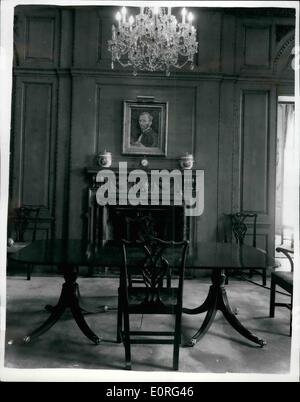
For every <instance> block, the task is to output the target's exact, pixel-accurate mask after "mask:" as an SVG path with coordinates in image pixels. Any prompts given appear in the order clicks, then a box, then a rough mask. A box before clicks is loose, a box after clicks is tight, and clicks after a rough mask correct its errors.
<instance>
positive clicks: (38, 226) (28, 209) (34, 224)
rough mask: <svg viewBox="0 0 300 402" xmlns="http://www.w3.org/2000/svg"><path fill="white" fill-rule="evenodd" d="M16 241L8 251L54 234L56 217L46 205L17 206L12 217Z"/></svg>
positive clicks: (30, 266) (29, 268)
mask: <svg viewBox="0 0 300 402" xmlns="http://www.w3.org/2000/svg"><path fill="white" fill-rule="evenodd" d="M12 221H13V226H14V237H15V243H14V246H13V248H11V249H9V250H8V253H10V252H14V251H17V250H18V249H19V248H21V247H23V246H26V245H28V244H29V243H31V242H33V241H35V240H38V239H39V238H43V239H49V238H50V237H51V235H52V229H53V224H54V218H53V217H52V216H51V214H50V211H49V209H48V208H47V207H45V206H44V205H29V204H26V205H25V204H23V205H21V206H20V207H18V208H16V209H15V211H14V216H13V217H12ZM31 272H32V265H31V264H28V265H27V280H30V279H31Z"/></svg>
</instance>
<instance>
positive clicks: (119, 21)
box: [116, 11, 122, 28]
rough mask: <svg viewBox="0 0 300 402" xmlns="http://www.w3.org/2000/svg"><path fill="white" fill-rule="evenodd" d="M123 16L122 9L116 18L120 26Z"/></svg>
mask: <svg viewBox="0 0 300 402" xmlns="http://www.w3.org/2000/svg"><path fill="white" fill-rule="evenodd" d="M121 18H122V17H121V13H120V11H118V12H117V14H116V20H117V21H118V26H119V28H120V26H121Z"/></svg>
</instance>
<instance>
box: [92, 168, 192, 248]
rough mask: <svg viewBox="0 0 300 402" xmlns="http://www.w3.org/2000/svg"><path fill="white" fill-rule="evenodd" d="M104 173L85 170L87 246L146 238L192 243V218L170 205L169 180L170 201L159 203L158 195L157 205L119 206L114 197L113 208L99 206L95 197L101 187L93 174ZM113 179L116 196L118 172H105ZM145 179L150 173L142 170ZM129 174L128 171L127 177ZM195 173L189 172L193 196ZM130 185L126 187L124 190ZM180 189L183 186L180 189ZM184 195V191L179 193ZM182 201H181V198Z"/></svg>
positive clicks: (171, 197)
mask: <svg viewBox="0 0 300 402" xmlns="http://www.w3.org/2000/svg"><path fill="white" fill-rule="evenodd" d="M100 170H101V172H105V168H104V169H103V168H102V169H100V168H97V167H94V168H87V169H86V171H85V173H86V176H87V178H88V224H87V230H88V243H89V244H90V245H91V244H92V245H94V246H97V244H98V243H99V242H101V243H103V242H105V241H106V240H120V239H122V238H126V239H127V240H136V239H143V237H144V236H145V235H147V234H151V235H153V236H157V237H160V238H163V239H166V240H175V241H180V240H183V239H187V240H192V234H193V230H192V225H191V221H192V217H190V216H188V214H187V208H188V206H187V205H186V204H185V203H184V202H182V204H181V205H175V204H176V203H174V191H173V187H172V184H174V183H173V182H172V180H171V191H170V194H171V196H170V200H167V202H166V200H163V198H162V195H161V194H159V202H158V205H153V204H151V202H150V199H149V203H148V204H147V205H141V204H140V205H130V204H127V205H120V204H121V203H120V202H119V197H116V205H103V206H101V205H99V204H98V202H97V199H96V194H97V190H98V188H99V186H100V185H101V183H99V182H98V181H97V174H98V172H99V171H100ZM109 170H110V171H113V172H114V173H115V176H116V189H117V192H118V183H119V170H118V169H116V168H109ZM143 171H144V172H145V173H146V174H147V176H148V177H149V183H150V171H149V170H146V169H145V170H143ZM130 172H131V170H128V174H130ZM195 176H196V175H195V171H192V172H191V177H192V194H195V184H196V180H195ZM98 177H99V175H98ZM133 184H134V183H128V187H130V185H131V186H132V185H133ZM182 189H184V186H182ZM183 191H184V190H183ZM183 198H184V197H183Z"/></svg>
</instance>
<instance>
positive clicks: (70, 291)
mask: <svg viewBox="0 0 300 402" xmlns="http://www.w3.org/2000/svg"><path fill="white" fill-rule="evenodd" d="M59 268H60V270H61V271H62V273H63V274H64V278H65V283H64V284H63V286H62V291H61V295H60V298H59V301H58V303H57V304H56V305H55V306H54V307H52V309H51V314H50V316H49V317H48V319H47V320H46V321H45V322H44V323H43V324H42V325H41V326H40V327H38V328H37V329H36V330H34V331H32V332H31V333H30V334H29V335H27V336H26V337H25V338H24V342H25V343H28V342H30V341H31V340H32V339H34V338H37V337H38V336H40V335H42V334H43V333H44V332H46V331H48V330H49V329H50V328H51V327H52V326H53V325H54V324H55V323H56V322H57V321H58V319H59V318H60V317H61V315H62V314H63V312H64V311H65V310H66V308H70V310H71V313H72V315H73V317H74V319H75V321H76V323H77V325H78V327H79V328H80V329H81V331H82V332H83V333H84V335H85V336H86V337H87V338H89V339H90V340H91V341H92V342H94V343H95V344H96V345H98V344H99V343H100V342H101V338H99V337H98V336H97V335H96V334H94V332H93V331H92V330H91V329H90V327H89V326H88V324H87V323H86V321H85V319H84V317H83V314H82V309H81V308H80V306H79V301H78V294H79V290H78V284H77V283H76V279H77V271H78V270H77V268H76V267H72V266H65V265H64V266H60V267H59Z"/></svg>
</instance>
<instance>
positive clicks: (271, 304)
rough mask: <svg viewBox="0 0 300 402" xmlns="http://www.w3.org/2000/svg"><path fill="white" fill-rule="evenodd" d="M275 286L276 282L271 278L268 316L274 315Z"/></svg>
mask: <svg viewBox="0 0 300 402" xmlns="http://www.w3.org/2000/svg"><path fill="white" fill-rule="evenodd" d="M275 287H276V283H275V282H274V281H273V280H272V278H271V291H270V317H274V316H275Z"/></svg>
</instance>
